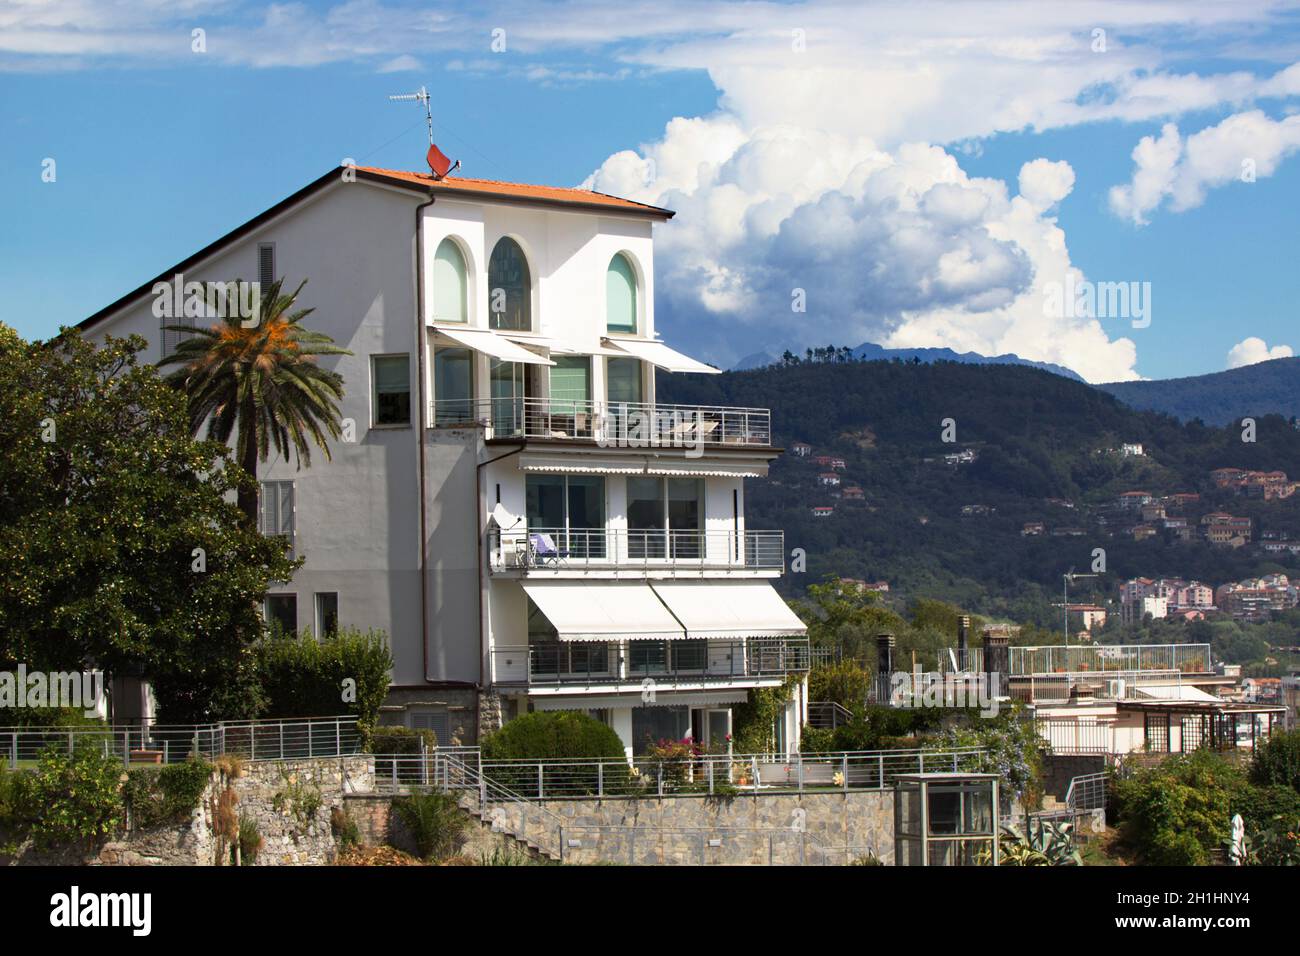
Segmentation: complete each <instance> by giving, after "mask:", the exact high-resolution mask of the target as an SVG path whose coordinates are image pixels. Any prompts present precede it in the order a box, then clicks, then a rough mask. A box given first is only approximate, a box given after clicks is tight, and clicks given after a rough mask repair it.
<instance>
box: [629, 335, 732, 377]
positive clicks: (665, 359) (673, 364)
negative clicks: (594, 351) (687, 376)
mask: <svg viewBox="0 0 1300 956" xmlns="http://www.w3.org/2000/svg"><path fill="white" fill-rule="evenodd" d="M605 344H606V345H610V346H613V347H614V348H615V349H618V350H619V351H622V352H626V353H628V354H629V355H635V356H636V357H637V358H639V359H644V360H645V361H647V362H649V363H650V364H651V365H656V366H658V367H659V368H661V369H663V370H664V371H665V372H698V373H700V374H702V375H720V374H721V373H722V369H720V368H714V367H713V366H712V365H705V364H704V363H703V362H697V361H695V359H693V358H691V357H690V356H689V355H683V354H682V353H681V352H676V351H674V350H673V349H670V348H669V347H668V346H666V345H664V343H662V342H652V341H649V340H647V339H605Z"/></svg>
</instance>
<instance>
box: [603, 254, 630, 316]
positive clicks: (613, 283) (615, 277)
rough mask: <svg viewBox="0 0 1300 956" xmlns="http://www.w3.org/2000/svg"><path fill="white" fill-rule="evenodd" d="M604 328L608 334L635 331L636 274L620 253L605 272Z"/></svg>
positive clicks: (610, 261)
mask: <svg viewBox="0 0 1300 956" xmlns="http://www.w3.org/2000/svg"><path fill="white" fill-rule="evenodd" d="M605 327H606V328H607V329H608V330H609V331H610V332H635V331H636V272H635V271H634V270H633V268H632V263H631V262H629V261H628V258H627V256H625V255H623V253H621V252H620V253H617V254H616V255H615V256H614V258H613V259H611V260H609V268H608V269H606V270H605Z"/></svg>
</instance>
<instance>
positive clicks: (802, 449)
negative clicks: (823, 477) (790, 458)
mask: <svg viewBox="0 0 1300 956" xmlns="http://www.w3.org/2000/svg"><path fill="white" fill-rule="evenodd" d="M790 454H792V455H798V456H799V457H800V458H807V457H808V456H809V455H811V454H812V445H810V444H808V443H807V442H806V441H797V442H795V443H794V444H792V445H791V446H790Z"/></svg>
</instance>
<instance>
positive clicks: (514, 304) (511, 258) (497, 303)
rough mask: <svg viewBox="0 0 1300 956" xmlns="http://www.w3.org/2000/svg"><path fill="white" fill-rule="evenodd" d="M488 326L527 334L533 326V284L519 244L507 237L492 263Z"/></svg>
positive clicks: (489, 277) (489, 280)
mask: <svg viewBox="0 0 1300 956" xmlns="http://www.w3.org/2000/svg"><path fill="white" fill-rule="evenodd" d="M488 324H489V325H490V326H491V327H492V328H494V329H505V330H506V331H510V332H527V331H531V330H532V327H533V281H532V277H531V276H530V275H529V274H528V260H527V259H525V258H524V250H522V249H520V248H519V243H517V242H515V241H514V240H513V239H511V238H510V237H509V236H503V237H502V238H501V240H500V241H498V242H497V244H496V248H495V249H493V250H492V258H491V259H489V260H488Z"/></svg>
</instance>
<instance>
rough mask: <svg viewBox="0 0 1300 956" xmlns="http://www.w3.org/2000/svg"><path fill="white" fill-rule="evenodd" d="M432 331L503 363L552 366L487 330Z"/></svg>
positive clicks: (440, 328) (442, 328) (447, 327)
mask: <svg viewBox="0 0 1300 956" xmlns="http://www.w3.org/2000/svg"><path fill="white" fill-rule="evenodd" d="M433 330H434V331H435V332H437V333H438V334H439V335H441V336H443V337H444V338H448V339H451V340H452V341H453V342H457V343H459V344H460V345H464V346H467V347H469V348H471V349H473V350H474V351H476V352H482V353H483V354H484V355H490V356H492V357H493V358H495V359H500V360H501V361H503V362H525V363H527V364H529V365H554V364H555V363H554V362H552V361H551V360H550V359H548V358H543V357H542V356H540V355H538V354H537V353H536V352H530V351H529V350H528V349H526V348H523V347H522V346H519V345H516V344H515V343H514V342H511V341H510V340H509V339H508V338H506V337H505V336H504V335H500V334H498V333H496V332H493V331H491V330H489V329H471V328H469V327H468V326H451V325H435V326H433Z"/></svg>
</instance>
